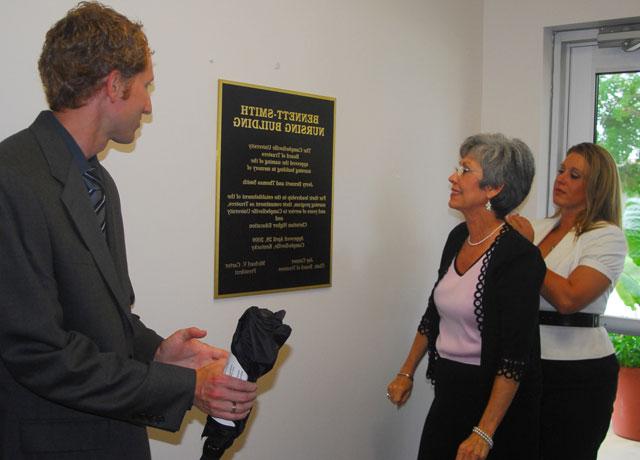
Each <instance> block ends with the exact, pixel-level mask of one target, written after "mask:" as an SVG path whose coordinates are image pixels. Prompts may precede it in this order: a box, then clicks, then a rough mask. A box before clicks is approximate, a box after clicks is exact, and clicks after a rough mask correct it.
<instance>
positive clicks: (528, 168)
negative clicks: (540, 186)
mask: <svg viewBox="0 0 640 460" xmlns="http://www.w3.org/2000/svg"><path fill="white" fill-rule="evenodd" d="M466 156H470V157H471V158H473V159H474V160H476V161H477V162H478V163H480V166H481V167H482V176H483V177H482V180H481V181H480V187H487V186H491V187H500V186H502V190H501V191H500V193H498V194H497V195H496V196H495V197H493V198H492V199H491V208H492V209H493V211H494V212H495V213H496V216H497V217H498V218H500V219H504V217H505V216H506V215H507V214H509V213H510V212H511V211H513V210H514V209H515V208H516V207H518V206H519V205H520V203H522V201H523V200H524V199H525V197H526V196H527V195H528V194H529V190H531V183H532V182H533V176H534V174H535V172H536V166H535V161H534V159H533V154H532V153H531V150H530V149H529V147H528V146H527V144H525V143H524V142H522V141H521V140H520V139H509V138H507V137H506V136H504V135H503V134H476V135H474V136H470V137H468V138H467V139H465V141H464V142H463V143H462V145H461V146H460V158H464V157H466Z"/></svg>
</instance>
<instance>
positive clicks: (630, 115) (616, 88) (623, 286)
mask: <svg viewBox="0 0 640 460" xmlns="http://www.w3.org/2000/svg"><path fill="white" fill-rule="evenodd" d="M597 90H598V96H597V107H596V108H597V116H596V135H595V137H596V143H598V144H600V145H602V146H603V147H604V148H606V149H607V150H608V151H609V152H610V153H611V155H612V156H613V158H614V159H615V161H616V164H617V165H618V171H619V173H620V181H621V182H622V191H623V208H622V209H623V222H622V226H623V229H624V233H625V236H626V238H627V245H628V247H629V254H628V256H627V258H626V260H625V264H624V272H623V274H622V276H621V277H620V281H619V282H618V284H617V286H616V291H617V292H618V294H619V295H620V298H621V299H622V301H623V302H624V303H625V305H627V306H629V307H630V308H631V309H632V310H635V309H636V308H637V307H638V305H640V158H639V157H640V72H636V73H615V74H605V75H599V76H598V88H597Z"/></svg>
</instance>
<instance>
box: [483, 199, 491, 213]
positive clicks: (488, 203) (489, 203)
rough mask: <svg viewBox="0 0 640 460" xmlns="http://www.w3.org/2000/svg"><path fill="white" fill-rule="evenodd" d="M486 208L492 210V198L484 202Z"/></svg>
mask: <svg viewBox="0 0 640 460" xmlns="http://www.w3.org/2000/svg"><path fill="white" fill-rule="evenodd" d="M484 209H486V210H487V211H491V200H487V202H486V203H485V204H484Z"/></svg>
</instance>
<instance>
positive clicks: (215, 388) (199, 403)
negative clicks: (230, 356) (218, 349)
mask: <svg viewBox="0 0 640 460" xmlns="http://www.w3.org/2000/svg"><path fill="white" fill-rule="evenodd" d="M225 361H226V360H220V361H218V362H214V363H212V364H209V365H208V366H205V367H202V368H200V369H197V370H196V391H195V398H194V401H193V403H194V404H195V406H196V407H197V408H198V409H200V410H201V411H202V412H204V413H206V414H209V415H211V416H212V417H218V418H223V419H225V420H242V419H243V418H245V417H246V416H247V415H249V411H250V410H251V408H252V407H253V405H254V403H255V400H256V396H257V393H256V390H257V388H258V386H257V385H256V384H255V383H253V382H245V381H244V380H240V379H237V378H235V377H231V376H229V375H224V374H223V371H224V366H225V364H226V363H225Z"/></svg>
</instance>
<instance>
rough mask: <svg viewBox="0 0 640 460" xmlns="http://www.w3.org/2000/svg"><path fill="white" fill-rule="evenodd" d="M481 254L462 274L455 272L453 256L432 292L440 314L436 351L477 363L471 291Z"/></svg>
mask: <svg viewBox="0 0 640 460" xmlns="http://www.w3.org/2000/svg"><path fill="white" fill-rule="evenodd" d="M483 258H484V255H483V256H482V257H480V259H478V260H477V261H476V263H474V264H473V265H472V266H471V267H470V268H469V269H468V270H467V271H466V272H465V273H464V274H462V275H460V274H459V273H458V272H457V270H456V268H455V263H456V259H453V262H451V265H450V266H449V270H447V273H446V274H445V275H444V276H443V277H442V279H441V280H440V283H438V286H437V287H436V289H435V291H434V293H433V300H434V301H435V304H436V308H437V309H438V314H439V315H440V333H439V335H438V338H437V340H436V350H437V351H438V354H439V355H440V356H441V357H443V358H446V359H450V360H452V361H457V362H460V363H465V364H473V365H476V366H479V365H480V348H481V345H482V340H481V338H480V331H479V330H478V323H477V322H476V315H475V313H474V307H473V295H474V293H475V292H476V284H478V276H479V275H480V268H481V267H482V259H483Z"/></svg>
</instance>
